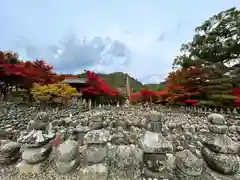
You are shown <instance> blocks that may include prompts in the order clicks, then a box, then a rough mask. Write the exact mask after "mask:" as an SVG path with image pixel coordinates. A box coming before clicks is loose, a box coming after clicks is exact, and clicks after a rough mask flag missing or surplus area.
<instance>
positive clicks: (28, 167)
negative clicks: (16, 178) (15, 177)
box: [16, 160, 48, 174]
mask: <svg viewBox="0 0 240 180" xmlns="http://www.w3.org/2000/svg"><path fill="white" fill-rule="evenodd" d="M47 167H48V161H44V162H41V163H38V164H28V163H26V162H25V161H24V160H22V161H21V162H19V163H18V164H17V165H16V168H17V169H18V172H19V173H23V174H28V173H31V174H39V173H43V172H44V171H45V170H46V169H47Z"/></svg>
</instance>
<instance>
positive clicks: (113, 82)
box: [80, 72, 143, 90]
mask: <svg viewBox="0 0 240 180" xmlns="http://www.w3.org/2000/svg"><path fill="white" fill-rule="evenodd" d="M97 74H98V75H99V76H100V77H102V78H103V79H104V81H105V83H106V84H109V85H110V87H114V88H125V85H126V77H128V78H129V82H130V84H131V87H132V88H133V89H134V90H139V89H141V88H142V87H143V84H142V83H141V82H140V81H138V80H136V79H134V78H133V77H131V76H130V75H128V74H127V73H123V72H114V73H109V74H103V73H97ZM80 77H85V73H82V74H80Z"/></svg>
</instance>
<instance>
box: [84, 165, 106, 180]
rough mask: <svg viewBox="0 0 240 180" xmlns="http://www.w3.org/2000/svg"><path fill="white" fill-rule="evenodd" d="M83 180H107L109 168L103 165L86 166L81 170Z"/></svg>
mask: <svg viewBox="0 0 240 180" xmlns="http://www.w3.org/2000/svg"><path fill="white" fill-rule="evenodd" d="M79 171H80V176H79V177H81V180H92V179H96V180H107V179H108V167H107V166H106V165H104V164H102V163H99V164H94V165H92V166H86V167H82V168H80V169H79Z"/></svg>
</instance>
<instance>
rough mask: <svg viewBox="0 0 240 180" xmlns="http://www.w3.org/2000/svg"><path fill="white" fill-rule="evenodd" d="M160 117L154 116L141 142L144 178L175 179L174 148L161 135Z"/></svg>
mask: <svg viewBox="0 0 240 180" xmlns="http://www.w3.org/2000/svg"><path fill="white" fill-rule="evenodd" d="M161 128H162V122H161V119H160V116H158V115H153V116H152V120H151V121H150V122H149V123H148V124H147V129H148V130H147V131H146V133H145V135H144V137H143V138H142V139H141V141H140V146H141V148H142V150H143V162H144V165H145V167H144V168H143V172H142V174H143V177H145V178H157V179H164V178H166V179H168V178H171V177H173V172H172V170H173V166H174V156H173V155H172V152H173V146H172V144H171V143H170V142H168V141H167V140H166V139H165V137H164V136H163V135H162V134H161Z"/></svg>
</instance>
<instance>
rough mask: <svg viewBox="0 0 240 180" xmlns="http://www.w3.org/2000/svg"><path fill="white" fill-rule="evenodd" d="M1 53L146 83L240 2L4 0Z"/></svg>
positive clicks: (60, 68) (165, 71) (62, 69)
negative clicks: (201, 28)
mask: <svg viewBox="0 0 240 180" xmlns="http://www.w3.org/2000/svg"><path fill="white" fill-rule="evenodd" d="M0 2H1V11H0V21H1V23H2V25H1V28H0V49H1V50H14V51H17V52H18V53H19V54H20V57H21V58H23V59H36V58H40V59H44V60H46V61H47V62H48V63H51V64H53V65H54V67H55V69H56V71H57V72H61V73H80V72H81V71H82V70H84V69H91V70H94V71H98V72H106V73H109V72H115V71H123V72H127V73H130V74H131V75H132V76H134V77H135V78H137V79H139V80H141V81H143V82H155V81H160V80H162V79H164V77H166V75H167V74H168V72H169V71H171V67H172V62H173V59H174V57H175V56H177V55H178V54H179V49H180V45H181V44H182V43H184V42H187V41H190V40H191V39H192V36H193V34H194V29H195V27H196V26H197V25H200V24H201V23H202V22H203V21H204V20H206V19H208V18H209V17H210V16H212V15H214V14H216V13H218V12H220V11H222V10H225V9H227V8H231V7H233V6H236V7H238V8H239V7H240V0H201V1H199V0H198V1H197V0H181V1H180V0H168V1H167V0H165V1H163V0H21V1H20V0H0Z"/></svg>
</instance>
